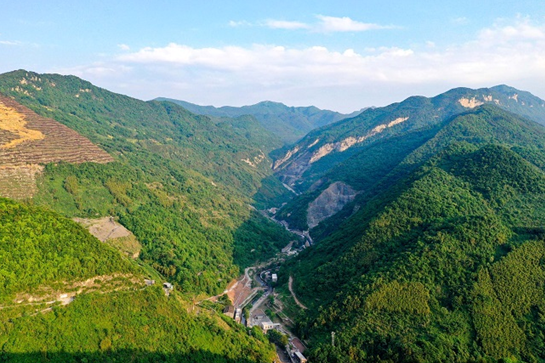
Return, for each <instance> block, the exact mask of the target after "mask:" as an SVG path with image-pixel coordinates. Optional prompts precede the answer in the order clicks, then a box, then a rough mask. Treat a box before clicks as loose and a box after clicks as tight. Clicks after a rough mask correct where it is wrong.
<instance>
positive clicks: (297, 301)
mask: <svg viewBox="0 0 545 363" xmlns="http://www.w3.org/2000/svg"><path fill="white" fill-rule="evenodd" d="M292 285H293V277H291V276H290V281H289V284H288V287H289V289H290V292H291V296H293V300H295V303H296V304H297V305H299V306H300V307H301V308H303V309H305V310H307V309H308V308H307V307H306V306H305V305H303V304H301V302H300V301H299V300H298V299H297V296H295V293H294V292H293V287H292Z"/></svg>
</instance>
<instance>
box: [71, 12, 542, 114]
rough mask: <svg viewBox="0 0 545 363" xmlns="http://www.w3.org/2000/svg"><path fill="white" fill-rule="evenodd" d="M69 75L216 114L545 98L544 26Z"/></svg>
mask: <svg viewBox="0 0 545 363" xmlns="http://www.w3.org/2000/svg"><path fill="white" fill-rule="evenodd" d="M71 73H74V74H77V75H80V76H82V77H86V78H90V80H91V81H98V82H100V84H101V85H102V86H104V87H107V88H111V89H113V90H117V91H118V92H123V93H129V94H132V95H134V96H138V97H141V98H144V99H149V98H154V97H157V96H169V97H174V98H179V99H186V100H188V101H192V102H197V103H202V104H215V105H225V104H232V105H243V104H249V103H254V102H258V101H261V100H264V99H271V100H276V101H282V102H285V103H288V104H306V105H308V104H315V105H317V106H319V107H325V108H331V109H340V110H344V111H349V110H354V109H359V108H361V107H364V106H369V105H383V104H387V103H390V102H394V101H399V100H400V99H401V98H403V97H406V96H409V95H412V94H423V93H424V94H427V95H433V94H434V93H439V92H441V91H445V90H446V89H448V88H452V87H458V86H468V87H485V86H492V85H495V84H501V83H506V84H510V85H512V86H515V87H518V88H523V89H528V90H530V91H532V92H534V93H536V92H543V93H542V94H541V95H542V96H543V95H545V23H543V24H535V23H532V22H531V21H530V20H528V19H516V20H515V21H511V22H510V23H505V22H504V23H501V24H499V23H498V24H494V25H493V26H491V27H489V28H487V29H482V30H481V31H480V32H478V33H477V34H475V37H474V38H473V39H472V40H470V41H466V42H463V43H460V44H454V45H444V44H443V45H442V44H426V43H424V44H422V45H420V46H415V47H412V48H401V47H379V48H372V49H354V48H349V49H342V50H338V51H337V50H332V49H329V48H326V47H323V46H310V47H304V48H290V47H283V46H276V45H267V44H255V45H253V46H249V47H240V46H226V47H208V48H207V47H202V48H197V47H190V46H187V45H183V44H176V43H171V44H168V45H166V46H164V47H147V48H143V49H140V50H138V51H133V52H127V53H122V54H120V55H118V56H117V58H115V59H114V60H112V61H110V62H104V63H100V64H93V65H92V66H90V67H82V68H80V69H77V70H74V71H73V72H71ZM111 77H114V78H115V81H112V80H111ZM108 82H111V85H109V84H107V83H108ZM120 87H125V88H120ZM539 95H540V94H539V93H538V96H539Z"/></svg>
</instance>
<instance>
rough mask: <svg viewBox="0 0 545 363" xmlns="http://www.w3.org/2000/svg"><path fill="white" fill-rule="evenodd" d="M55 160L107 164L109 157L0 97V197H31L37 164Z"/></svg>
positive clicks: (72, 133) (66, 130)
mask: <svg viewBox="0 0 545 363" xmlns="http://www.w3.org/2000/svg"><path fill="white" fill-rule="evenodd" d="M59 161H65V162H69V163H75V164H79V163H83V162H95V163H108V162H111V161H113V158H112V157H111V156H110V155H108V153H106V152H105V151H103V150H102V149H100V148H99V147H97V146H96V145H94V144H93V143H92V142H91V141H89V140H88V139H87V138H85V137H83V136H81V135H80V134H78V133H77V132H76V131H74V130H72V129H70V128H68V127H66V126H64V125H62V124H60V123H58V122H57V121H55V120H53V119H50V118H46V117H42V116H39V115H38V114H36V113H35V112H34V111H32V110H30V109H29V108H27V107H25V106H23V105H21V104H19V103H17V102H16V101H14V100H13V99H11V98H9V97H6V96H4V95H2V94H0V195H1V196H3V197H8V198H14V199H22V198H27V197H29V196H32V195H34V193H35V192H36V182H35V181H36V176H37V174H39V173H40V172H41V171H42V166H41V165H43V164H47V163H54V162H59Z"/></svg>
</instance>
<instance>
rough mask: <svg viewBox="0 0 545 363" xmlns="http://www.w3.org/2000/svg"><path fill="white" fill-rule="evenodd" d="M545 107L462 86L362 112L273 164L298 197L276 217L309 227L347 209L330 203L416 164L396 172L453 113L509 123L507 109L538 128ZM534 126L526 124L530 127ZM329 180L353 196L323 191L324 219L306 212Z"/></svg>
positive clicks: (524, 96)
mask: <svg viewBox="0 0 545 363" xmlns="http://www.w3.org/2000/svg"><path fill="white" fill-rule="evenodd" d="M543 105H545V101H542V100H540V99H539V98H537V97H534V96H532V95H530V94H528V93H527V92H523V91H518V90H515V89H513V88H510V87H507V86H497V87H492V88H490V89H480V90H470V89H465V88H460V89H454V90H451V91H449V92H446V93H445V94H442V95H439V96H436V97H434V98H430V99H428V98H424V97H411V98H409V99H407V100H405V101H403V102H401V103H399V104H393V105H390V106H387V107H384V108H377V109H372V110H367V111H364V112H363V113H362V114H361V115H360V116H358V117H356V118H353V119H348V120H343V121H341V122H339V123H337V124H335V125H332V126H329V127H325V128H322V129H319V130H316V131H313V132H311V133H309V135H307V137H305V139H303V140H302V141H301V142H300V143H298V144H297V145H295V147H294V148H293V149H292V150H291V151H289V152H288V153H287V154H286V155H284V156H283V157H280V158H279V159H278V160H276V161H275V164H274V168H275V172H276V174H277V176H278V177H279V178H280V179H282V180H283V181H284V182H286V183H288V184H290V185H291V186H292V187H293V188H295V189H296V190H297V191H299V192H301V193H302V194H301V195H300V196H298V197H297V198H295V199H293V200H292V201H291V202H290V203H289V204H288V205H287V206H286V207H284V208H283V210H282V211H281V213H280V214H279V215H278V218H279V219H285V220H287V221H288V222H289V223H290V225H292V226H293V227H296V228H298V229H302V230H305V229H308V228H309V227H310V228H314V227H315V226H316V225H317V224H318V223H320V222H322V221H324V220H325V219H326V218H327V217H328V216H331V215H333V214H335V213H336V212H337V211H338V210H339V209H342V208H343V207H344V205H345V204H346V203H345V202H342V200H341V202H336V201H335V199H339V198H340V199H342V198H344V200H347V199H348V201H350V200H351V199H353V197H354V196H355V194H357V193H358V192H359V193H361V192H366V191H368V190H369V188H371V187H372V186H373V184H374V183H376V182H377V181H378V180H380V179H381V178H383V177H384V176H385V175H386V174H388V173H389V172H391V171H392V170H393V169H394V168H397V169H398V174H399V172H400V171H401V169H402V168H403V167H404V168H408V169H407V170H409V169H410V168H411V167H413V166H414V165H413V164H414V162H415V161H414V160H413V161H410V160H406V161H405V162H404V163H403V164H402V165H400V166H399V167H398V164H399V163H401V162H402V161H403V160H404V159H405V157H406V156H407V155H409V154H411V153H412V152H413V151H415V150H416V149H418V148H420V147H421V146H422V145H423V144H424V143H426V142H427V141H428V140H430V139H431V138H433V137H434V136H435V135H436V134H437V133H438V132H440V130H441V129H442V127H443V125H444V124H445V123H448V122H450V120H452V118H454V117H457V116H458V115H464V114H471V113H472V112H473V111H475V110H481V111H479V112H483V113H484V112H486V111H485V110H491V109H494V108H495V109H496V110H495V111H493V112H495V113H498V115H499V114H501V113H502V112H504V114H502V116H501V117H500V118H506V117H507V118H509V117H510V116H506V115H507V114H505V112H506V110H509V111H512V112H518V113H519V116H520V115H523V117H524V118H532V119H533V120H534V121H537V122H542V123H543V122H545V107H544V106H543ZM508 114H510V113H509V112H508ZM475 117H479V116H475ZM493 117H495V116H490V119H492V118H493ZM468 122H470V121H468ZM526 124H528V122H526ZM536 126H537V125H533V126H529V127H530V128H532V129H535V128H536ZM489 128H490V127H489ZM471 131H473V130H471V129H470V130H469V132H470V135H471ZM486 132H487V129H484V130H482V132H481V134H480V136H479V137H481V138H482V139H483V141H484V140H486V139H487V137H488V138H490V137H491V136H486V135H485V134H486ZM511 133H512V132H511ZM496 136H497V135H496ZM468 137H471V136H468ZM506 137H507V135H506ZM521 143H524V140H522V141H521ZM424 152H425V151H424V150H421V151H419V153H424ZM418 155H419V154H418ZM401 174H402V173H401ZM401 174H400V175H401ZM334 183H337V185H339V183H341V184H340V185H342V186H343V187H344V189H343V190H347V188H348V187H349V188H351V189H352V190H353V192H352V195H347V193H344V194H343V193H338V192H337V193H329V194H333V195H332V196H331V197H330V198H329V199H331V200H333V201H332V202H331V203H330V204H332V205H333V207H334V208H330V209H332V210H331V211H330V212H328V210H327V208H328V206H324V207H325V210H324V208H315V209H317V210H318V212H319V213H322V214H325V217H326V218H324V217H321V218H317V217H315V216H314V214H316V213H315V211H314V210H309V208H310V207H311V203H312V202H313V201H315V200H316V198H318V197H319V196H320V195H321V194H322V193H324V191H326V194H327V192H330V191H327V188H329V187H330V186H331V185H332V184H334ZM337 189H339V190H341V189H340V188H337Z"/></svg>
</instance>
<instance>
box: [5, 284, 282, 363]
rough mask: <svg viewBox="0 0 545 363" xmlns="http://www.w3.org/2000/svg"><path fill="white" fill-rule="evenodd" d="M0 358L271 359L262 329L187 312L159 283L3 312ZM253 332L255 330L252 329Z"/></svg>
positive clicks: (218, 316) (211, 313) (209, 313)
mask: <svg viewBox="0 0 545 363" xmlns="http://www.w3.org/2000/svg"><path fill="white" fill-rule="evenodd" d="M8 314H9V313H7V312H5V311H1V310H0V316H2V319H0V347H1V348H0V360H2V361H9V362H196V363H197V362H218V363H219V362H245V363H250V362H270V361H272V360H273V358H274V349H272V347H271V345H270V344H269V343H268V341H267V339H266V338H265V337H264V336H262V335H261V336H255V337H252V336H250V335H249V334H248V332H247V331H246V328H244V327H243V326H242V325H239V324H236V323H234V321H233V320H232V319H225V320H223V319H224V318H222V317H221V315H222V314H217V313H216V312H215V311H214V310H210V311H209V310H205V309H202V310H201V311H200V313H199V314H198V315H194V314H192V313H188V311H187V310H186V308H185V307H184V306H183V305H182V304H181V303H180V301H178V299H177V297H176V296H175V295H171V296H170V297H169V298H167V297H166V296H165V294H164V292H163V291H162V289H161V288H160V287H154V286H151V287H147V288H146V289H144V290H141V291H124V292H112V293H109V294H100V293H92V294H86V295H81V296H78V297H77V298H76V299H75V300H74V302H73V303H71V304H70V305H68V306H66V307H57V308H53V312H49V313H46V314H38V315H35V316H23V317H18V318H16V319H9V320H8V319H6V316H5V315H8ZM254 335H255V334H254Z"/></svg>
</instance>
